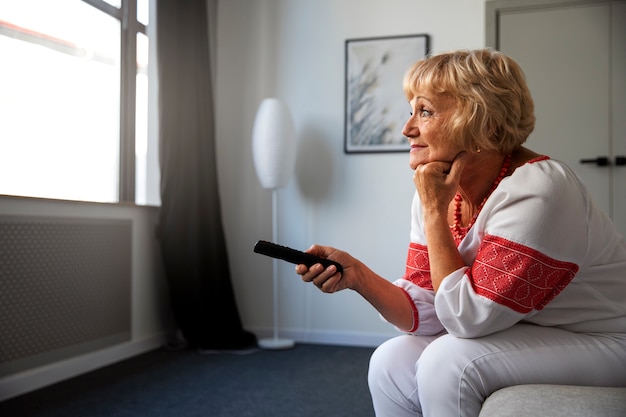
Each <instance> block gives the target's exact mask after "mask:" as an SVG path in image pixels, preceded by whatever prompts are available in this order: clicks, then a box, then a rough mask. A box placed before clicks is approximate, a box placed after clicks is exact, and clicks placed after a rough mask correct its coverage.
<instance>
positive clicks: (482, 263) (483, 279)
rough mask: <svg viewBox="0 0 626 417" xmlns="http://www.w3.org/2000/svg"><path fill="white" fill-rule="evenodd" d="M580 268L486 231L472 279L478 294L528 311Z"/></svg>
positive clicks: (542, 303) (539, 306) (539, 305)
mask: <svg viewBox="0 0 626 417" xmlns="http://www.w3.org/2000/svg"><path fill="white" fill-rule="evenodd" d="M577 272H578V265H576V264H573V263H571V262H562V261H558V260H556V259H552V258H550V257H548V256H546V255H544V254H543V253H541V252H538V251H536V250H534V249H531V248H529V247H527V246H523V245H520V244H518V243H515V242H511V241H509V240H506V239H503V238H500V237H496V236H490V235H487V236H485V239H484V240H483V242H482V244H481V247H480V249H479V251H478V256H477V258H476V261H475V262H474V265H473V267H472V280H473V287H474V291H475V292H476V294H479V295H481V296H483V297H486V298H488V299H490V300H492V301H495V302H496V303H498V304H501V305H503V306H506V307H509V308H511V309H513V310H515V311H516V312H518V313H523V314H526V313H529V312H530V311H532V310H533V309H537V310H541V309H543V308H544V307H545V306H546V305H547V304H548V303H549V302H550V301H552V300H553V299H554V297H556V296H557V295H558V294H559V293H560V292H561V291H563V289H564V288H565V287H566V286H567V285H568V284H569V283H570V281H571V280H572V279H574V276H575V275H576V273H577Z"/></svg>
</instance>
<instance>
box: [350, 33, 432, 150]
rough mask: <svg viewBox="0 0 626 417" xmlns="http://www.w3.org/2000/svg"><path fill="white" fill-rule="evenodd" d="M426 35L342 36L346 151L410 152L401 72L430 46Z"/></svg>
mask: <svg viewBox="0 0 626 417" xmlns="http://www.w3.org/2000/svg"><path fill="white" fill-rule="evenodd" d="M429 43H430V38H429V36H428V35H405V36H389V37H383V38H362V39H348V40H346V51H345V53H346V68H345V71H346V80H345V82H346V87H345V88H346V91H345V148H344V149H345V152H346V153H363V152H402V151H408V150H409V145H408V141H407V140H406V138H405V137H404V136H402V127H403V126H404V123H406V121H407V119H408V118H409V112H410V108H409V105H408V103H407V101H406V97H405V96H404V92H403V91H402V78H403V76H404V73H405V71H406V70H407V69H408V68H409V67H410V66H411V65H412V64H413V63H414V62H415V61H418V60H420V59H422V58H424V57H425V56H426V55H427V54H428V51H429Z"/></svg>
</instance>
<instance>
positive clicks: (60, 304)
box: [0, 216, 132, 377]
mask: <svg viewBox="0 0 626 417" xmlns="http://www.w3.org/2000/svg"><path fill="white" fill-rule="evenodd" d="M131 239H132V222H131V220H108V219H106V220H105V219H67V218H43V217H26V216H24V217H22V216H19V217H18V216H0V377H2V376H5V375H9V374H14V373H17V372H20V371H24V370H27V369H31V368H34V367H38V366H42V365H45V364H49V363H53V362H56V361H59V360H62V359H66V358H69V357H72V356H76V355H80V354H83V353H88V352H92V351H95V350H98V349H102V348H104V347H108V346H112V345H115V344H119V343H121V342H125V341H129V340H130V338H131V267H132V262H131V243H132V242H131Z"/></svg>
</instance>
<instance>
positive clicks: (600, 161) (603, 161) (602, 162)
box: [580, 156, 609, 167]
mask: <svg viewBox="0 0 626 417" xmlns="http://www.w3.org/2000/svg"><path fill="white" fill-rule="evenodd" d="M580 163H581V164H596V165H597V166H599V167H605V166H607V165H608V164H609V158H607V157H606V156H598V157H597V158H595V159H581V160H580Z"/></svg>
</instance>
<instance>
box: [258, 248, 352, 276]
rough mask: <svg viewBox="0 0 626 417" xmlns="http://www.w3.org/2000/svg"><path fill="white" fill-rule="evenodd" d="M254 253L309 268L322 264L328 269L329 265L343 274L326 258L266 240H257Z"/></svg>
mask: <svg viewBox="0 0 626 417" xmlns="http://www.w3.org/2000/svg"><path fill="white" fill-rule="evenodd" d="M254 251H255V252H256V253H260V254H261V255H267V256H271V257H272V258H277V259H282V260H283V261H287V262H291V263H292V264H296V265H299V264H304V265H306V266H308V267H311V266H313V265H315V264H322V265H323V266H324V268H328V267H329V266H330V265H335V266H336V267H337V271H339V272H343V267H342V266H341V264H340V263H338V262H335V261H331V260H330V259H326V258H320V257H319V256H315V255H311V254H310V253H305V252H302V251H299V250H296V249H292V248H288V247H287V246H281V245H278V244H276V243H272V242H268V241H266V240H259V241H258V242H257V243H256V244H255V245H254Z"/></svg>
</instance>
